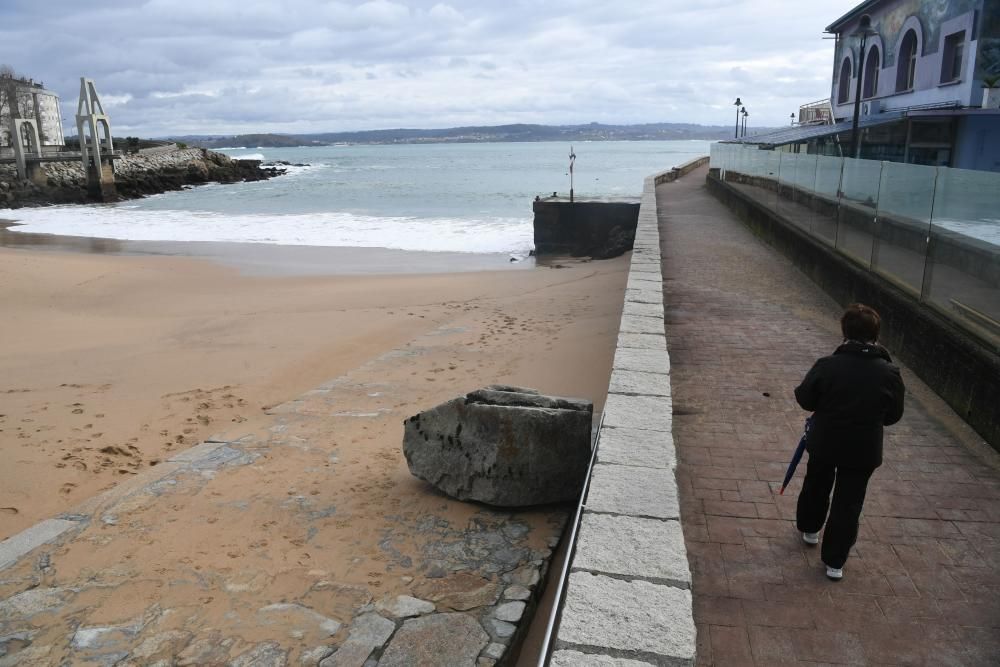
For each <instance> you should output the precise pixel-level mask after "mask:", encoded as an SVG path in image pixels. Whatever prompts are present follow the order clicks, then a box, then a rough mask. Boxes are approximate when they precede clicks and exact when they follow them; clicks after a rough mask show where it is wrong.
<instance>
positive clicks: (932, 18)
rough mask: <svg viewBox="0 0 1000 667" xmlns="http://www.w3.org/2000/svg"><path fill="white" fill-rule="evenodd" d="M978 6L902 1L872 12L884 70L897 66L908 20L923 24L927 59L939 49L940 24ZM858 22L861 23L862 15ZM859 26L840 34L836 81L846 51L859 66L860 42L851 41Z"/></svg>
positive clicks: (958, 0)
mask: <svg viewBox="0 0 1000 667" xmlns="http://www.w3.org/2000/svg"><path fill="white" fill-rule="evenodd" d="M985 3H986V5H998V4H1000V0H985ZM978 5H979V2H978V0H899V1H898V2H896V3H891V2H886V3H883V4H882V5H880V6H877V7H876V8H874V9H873V10H872V11H871V12H869V16H871V19H872V28H874V29H875V30H876V31H877V32H878V34H879V36H880V37H881V38H882V44H884V45H885V51H886V52H885V53H884V54H882V69H885V68H888V67H894V66H895V65H896V45H897V44H898V43H899V40H900V38H901V37H902V34H901V32H902V30H903V24H904V23H906V19H908V18H910V17H911V16H916V17H917V19H918V20H919V21H920V29H921V31H922V32H923V37H922V41H923V51H922V52H921V53H920V54H919V55H928V54H930V53H936V52H937V50H938V49H939V48H940V45H941V23H942V22H944V21H947V20H949V19H952V18H954V17H956V16H961V15H962V14H966V13H968V12H971V11H972V10H973V9H976V7H977V6H978ZM984 14H989V12H984ZM992 14H993V15H992V16H990V19H991V20H992V21H994V22H996V21H1000V18H998V17H997V16H996V12H992ZM858 19H860V15H859V17H858ZM857 25H858V22H857V21H854V22H853V23H852V24H849V25H848V27H847V28H846V29H844V31H843V32H842V33H841V40H840V43H839V45H838V47H837V55H836V62H835V65H834V78H835V79H839V74H840V72H839V70H840V63H842V62H843V61H844V57H845V56H846V55H847V49H850V52H851V53H852V54H853V58H854V62H857V58H858V45H857V43H856V42H857V40H856V39H852V38H851V37H850V34H851V32H853V31H854V30H855V29H856V28H857ZM984 27H985V26H984ZM983 34H985V32H984V33H983ZM998 37H1000V33H998Z"/></svg>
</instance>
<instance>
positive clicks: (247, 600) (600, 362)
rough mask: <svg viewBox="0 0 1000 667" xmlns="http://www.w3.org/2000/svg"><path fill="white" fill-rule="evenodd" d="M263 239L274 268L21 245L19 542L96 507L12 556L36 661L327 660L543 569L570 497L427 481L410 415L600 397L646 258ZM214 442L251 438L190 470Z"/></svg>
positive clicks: (5, 360)
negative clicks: (499, 500)
mask: <svg viewBox="0 0 1000 667" xmlns="http://www.w3.org/2000/svg"><path fill="white" fill-rule="evenodd" d="M261 252H262V253H263V259H262V258H261V257H258V258H257V259H255V260H254V262H253V265H254V267H255V268H256V269H261V268H262V267H265V268H268V269H269V270H267V271H263V272H262V273H264V274H265V275H248V274H247V273H246V272H245V271H244V272H241V270H239V269H237V268H233V267H230V266H223V265H220V264H219V263H216V262H212V261H206V260H202V259H194V258H183V257H177V256H169V257H163V256H143V255H137V256H122V255H107V254H83V253H80V252H65V251H56V252H53V251H50V250H43V249H37V248H34V249H10V248H0V302H2V303H3V305H4V313H5V326H4V327H3V328H2V330H0V377H2V378H3V380H2V386H0V401H2V409H0V415H2V416H0V456H2V460H3V461H4V465H3V466H2V468H0V508H2V511H0V537H8V536H10V535H12V534H15V533H17V532H18V531H20V530H23V529H25V528H27V527H28V526H30V525H32V524H34V523H36V522H38V521H39V520H42V519H45V518H49V517H52V516H55V515H58V514H59V513H63V512H65V513H68V514H66V515H65V516H70V517H79V518H76V519H74V521H80V522H81V523H80V524H79V525H80V529H79V531H75V532H74V533H73V536H72V537H71V538H70V539H68V540H66V541H64V542H63V543H62V544H61V545H60V546H55V547H52V546H48V547H45V548H43V549H41V550H39V551H40V552H41V553H40V555H39V554H38V553H36V554H35V555H34V556H32V558H24V559H21V561H20V562H19V563H18V564H17V565H16V566H14V567H10V568H8V569H7V570H5V571H4V579H3V580H2V582H0V599H5V598H10V597H11V596H14V595H24V596H32V595H34V596H35V597H38V596H39V595H40V596H42V598H44V599H45V600H48V601H49V602H46V603H45V605H47V606H45V607H44V608H43V609H42V611H41V612H40V613H35V615H34V616H25V617H21V616H18V615H14V616H9V617H8V620H7V621H6V623H7V624H8V626H9V628H14V629H15V630H17V631H18V632H23V633H26V634H24V635H23V636H24V637H27V638H28V640H27V641H26V642H21V643H20V644H19V645H18V646H16V647H15V650H19V651H20V653H18V654H17V659H23V660H27V661H35V662H37V663H38V664H60V662H61V661H63V660H70V661H74V660H91V659H93V660H97V659H98V658H100V659H104V658H103V657H101V656H105V657H106V656H108V655H119V656H120V655H125V654H126V653H130V654H131V655H132V659H133V662H129V663H127V664H148V660H153V659H154V658H156V659H158V658H166V657H172V656H179V657H180V659H181V662H179V663H178V664H227V663H228V661H229V660H230V659H232V657H233V656H238V655H244V654H247V652H248V651H249V652H251V653H252V652H253V651H255V650H263V651H267V650H272V648H270V647H279V646H280V647H282V648H281V649H280V650H282V651H287V652H288V657H289V659H291V660H296V661H297V660H299V659H300V658H301V659H303V660H305V661H306V663H308V664H316V658H315V657H311V658H310V657H307V655H306V654H307V653H308V652H309V651H313V653H310V654H309V655H313V656H315V655H320V654H324V655H325V654H328V653H329V652H330V651H332V650H333V648H332V647H331V646H330V644H331V642H332V644H333V646H334V647H336V646H344V645H346V644H345V642H348V639H349V637H350V636H351V633H352V632H353V631H354V630H353V628H354V626H355V624H357V623H361V622H363V621H359V620H358V619H359V618H361V616H359V614H364V613H365V612H366V610H370V609H372V608H373V607H372V605H373V604H374V605H376V606H375V607H374V608H376V609H379V610H383V611H380V613H382V614H385V615H388V616H389V617H390V618H391V617H392V613H393V612H392V611H391V606H390V607H381V606H379V605H383V604H390V605H391V601H392V600H393V599H394V596H398V595H412V596H416V597H418V598H421V599H424V600H433V601H434V603H435V605H436V608H437V609H438V611H439V612H440V613H445V614H447V612H448V610H469V611H463V613H467V614H473V615H475V616H476V617H477V618H478V617H479V616H480V615H482V618H483V619H484V620H483V623H487V625H488V621H487V620H485V619H487V618H488V615H489V614H491V613H492V612H491V611H490V610H491V609H493V607H492V606H490V605H492V604H500V603H499V602H498V600H499V599H500V595H501V593H502V592H503V591H505V590H506V589H505V587H510V586H511V585H512V584H517V583H519V582H521V583H524V584H526V585H529V586H533V582H537V581H538V579H537V576H538V570H539V568H543V567H544V563H545V561H546V560H547V559H548V557H549V555H550V553H551V551H550V549H551V547H552V546H553V545H554V544H555V543H556V541H557V540H558V539H559V535H560V533H561V532H562V529H563V526H564V522H565V520H566V517H567V512H568V508H567V507H563V506H554V507H538V508H527V509H525V510H521V511H516V512H510V511H504V510H496V509H491V508H488V507H485V506H482V505H478V504H476V503H462V502H458V501H454V500H451V499H449V498H447V497H445V496H444V495H442V494H440V493H439V492H437V491H435V490H434V489H433V488H432V487H430V486H429V485H427V484H426V483H424V482H422V481H420V480H418V479H416V478H415V477H413V476H412V475H410V473H409V471H408V469H407V467H406V462H405V460H404V458H403V456H402V451H401V440H402V431H403V425H402V422H403V419H405V418H406V417H408V416H410V415H412V414H414V413H416V412H418V411H420V410H423V409H426V408H430V407H432V406H434V405H436V404H438V403H440V402H442V401H445V400H447V399H450V398H453V397H455V396H457V395H460V394H463V393H466V392H468V391H470V390H472V389H475V388H478V387H481V386H483V385H487V384H491V383H496V382H502V383H507V384H518V385H522V386H528V387H535V388H537V389H540V390H542V391H544V392H548V393H552V394H560V395H569V396H582V397H586V398H590V399H592V400H593V401H594V403H595V410H600V409H601V407H602V406H603V403H604V399H605V392H606V391H607V386H608V377H609V375H610V368H611V363H612V355H613V349H614V340H615V337H616V335H617V330H618V320H619V317H620V311H621V304H622V295H623V292H624V288H625V285H624V283H625V278H626V274H627V266H628V261H627V257H623V258H619V259H616V260H609V261H600V262H596V261H595V262H572V261H566V262H565V263H556V264H553V265H552V266H549V267H542V266H539V267H535V268H531V269H528V270H515V271H510V270H505V271H480V272H456V273H437V274H411V275H388V276H386V275H327V276H319V275H307V276H295V275H289V274H293V273H294V270H293V268H294V267H293V266H292V265H290V264H289V263H288V261H287V260H288V257H287V252H288V251H287V249H286V250H282V251H281V252H278V253H276V254H273V255H268V253H267V251H266V250H261ZM331 253H333V255H336V256H339V257H341V259H343V253H341V252H340V251H339V250H334V249H331ZM371 253H375V254H377V251H368V252H367V253H366V252H359V253H355V256H356V258H357V257H360V258H361V259H360V261H363V262H369V261H371V260H376V261H378V258H377V257H373V256H371V257H364V255H366V254H371ZM268 257H269V258H268ZM355 263H356V262H355ZM557 266H558V267H560V268H556V267H557ZM210 436H216V438H213V439H221V440H226V441H227V442H230V443H234V444H233V446H232V447H230V446H228V445H227V446H223V447H222V448H221V449H219V450H218V453H216V454H213V455H211V456H209V457H208V458H207V459H204V461H205V463H196V464H191V465H185V464H184V463H177V461H178V460H184V458H185V457H184V456H180V455H179V454H180V453H181V452H183V451H184V450H185V449H186V448H190V447H192V446H194V445H198V443H200V442H202V441H203V440H205V439H206V438H209V437H210ZM236 443H239V444H236ZM206 446H209V447H217V445H200V446H199V448H200V449H204V447H206ZM220 457H221V458H220ZM189 460H190V459H189ZM199 460H202V459H199ZM157 466H159V467H157ZM178 466H180V467H178ZM102 492H103V493H102ZM532 577H535V578H532ZM516 588H517V586H515V589H516ZM36 589H37V591H40V592H35V593H33V592H32V591H35V590H36ZM17 599H20V598H17ZM31 599H34V598H31ZM11 604H15V603H11ZM17 604H20V603H17ZM15 608H20V607H17V606H16V604H15ZM8 611H10V610H8ZM36 612H37V609H36ZM317 614H318V615H317ZM459 616H460V615H459ZM453 617H456V615H454V614H453V615H452V616H451V617H448V618H453ZM461 617H462V618H465V617H464V616H461ZM317 619H328V620H327V621H323V622H322V623H319V624H317ZM331 625H332V626H334V627H337V628H339V630H336V631H334V630H332V629H330V628H328V626H331ZM78 627H83V628H96V629H93V630H79V631H78V630H76V628H78ZM81 633H83V634H81ZM88 633H89V634H88ZM94 633H97V634H94ZM17 636H19V637H20V636H21V635H17ZM92 636H93V637H98V636H99V637H100V640H99V641H97V640H95V641H96V643H94V642H93V641H91V639H90V638H91V637H92ZM18 641H20V640H18ZM505 641H506V640H505ZM268 642H270V643H268ZM273 650H275V651H277V650H279V649H278V648H273ZM343 650H346V649H343ZM367 650H370V649H365V651H367ZM316 651H319V652H320V653H316ZM324 651H325V653H322V652H324ZM141 656H145V657H141ZM244 657H246V656H245V655H244ZM289 664H291V663H289ZM296 664H297V663H296Z"/></svg>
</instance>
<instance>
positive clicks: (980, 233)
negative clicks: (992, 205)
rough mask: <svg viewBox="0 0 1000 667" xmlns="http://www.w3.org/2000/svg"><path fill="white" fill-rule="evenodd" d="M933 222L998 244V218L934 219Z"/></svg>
mask: <svg viewBox="0 0 1000 667" xmlns="http://www.w3.org/2000/svg"><path fill="white" fill-rule="evenodd" d="M934 224H935V225H938V226H940V227H944V228H946V229H950V230H952V231H953V232H958V233H959V234H965V235H966V236H971V237H973V238H976V239H979V240H981V241H986V242H987V243H991V244H993V245H996V246H1000V219H987V220H935V221H934Z"/></svg>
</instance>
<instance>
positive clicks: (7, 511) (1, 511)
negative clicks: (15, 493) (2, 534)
mask: <svg viewBox="0 0 1000 667" xmlns="http://www.w3.org/2000/svg"><path fill="white" fill-rule="evenodd" d="M20 513H21V510H19V509H17V508H16V507H0V514H20Z"/></svg>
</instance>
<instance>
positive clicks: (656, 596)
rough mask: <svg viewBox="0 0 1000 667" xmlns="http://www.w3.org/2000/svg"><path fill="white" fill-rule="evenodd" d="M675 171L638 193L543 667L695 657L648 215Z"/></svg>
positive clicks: (652, 220) (658, 280)
mask: <svg viewBox="0 0 1000 667" xmlns="http://www.w3.org/2000/svg"><path fill="white" fill-rule="evenodd" d="M705 159H707V158H705ZM694 162H696V163H698V164H703V163H704V161H694ZM689 164H691V163H689ZM692 168H694V167H692ZM689 170H690V169H689ZM676 172H677V170H671V171H669V172H663V173H661V174H657V175H655V176H650V177H649V178H647V179H646V181H645V184H644V188H643V195H642V203H641V205H640V210H639V221H638V226H637V230H636V235H635V245H634V250H633V252H632V261H631V267H630V269H629V276H628V284H627V287H626V291H625V305H624V308H623V310H622V318H621V324H620V326H619V334H618V345H617V348H616V350H615V360H614V364H613V368H612V372H611V383H610V386H609V388H608V399H607V403H606V404H605V408H604V418H603V422H602V424H601V429H600V433H599V435H598V443H597V454H596V462H595V464H594V467H593V473H592V475H591V479H590V485H589V489H588V491H587V497H586V499H585V502H584V510H583V513H582V516H581V521H580V528H579V537H578V540H577V543H576V549H575V551H574V552H573V553H572V554H570V563H569V566H568V570H569V579H568V585H567V589H566V596H565V601H564V604H563V607H562V616H561V620H560V624H559V629H558V632H557V634H556V637H555V641H554V649H555V650H554V652H553V654H552V658H551V663H550V664H551V665H553V666H556V667H570V666H572V667H587V666H597V665H610V664H623V665H624V664H626V663H625V662H620V663H619V662H615V661H614V660H615V659H628V660H630V662H628V663H627V664H628V665H629V666H630V667H642V666H643V665H693V664H694V660H695V627H694V618H693V611H692V602H691V572H690V568H689V567H688V558H687V550H686V548H685V546H684V535H683V533H682V532H681V523H680V508H679V504H678V496H677V480H676V476H675V470H676V466H677V460H676V455H675V452H674V443H673V436H672V422H673V412H672V410H673V403H672V400H671V390H670V356H669V354H668V351H667V342H666V333H665V329H664V318H663V277H662V272H661V268H660V235H659V229H658V225H657V218H656V183H658V182H660V183H662V182H665V181H667V180H674V179H676V178H677V173H676ZM685 173H686V172H685ZM658 179H662V180H658Z"/></svg>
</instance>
